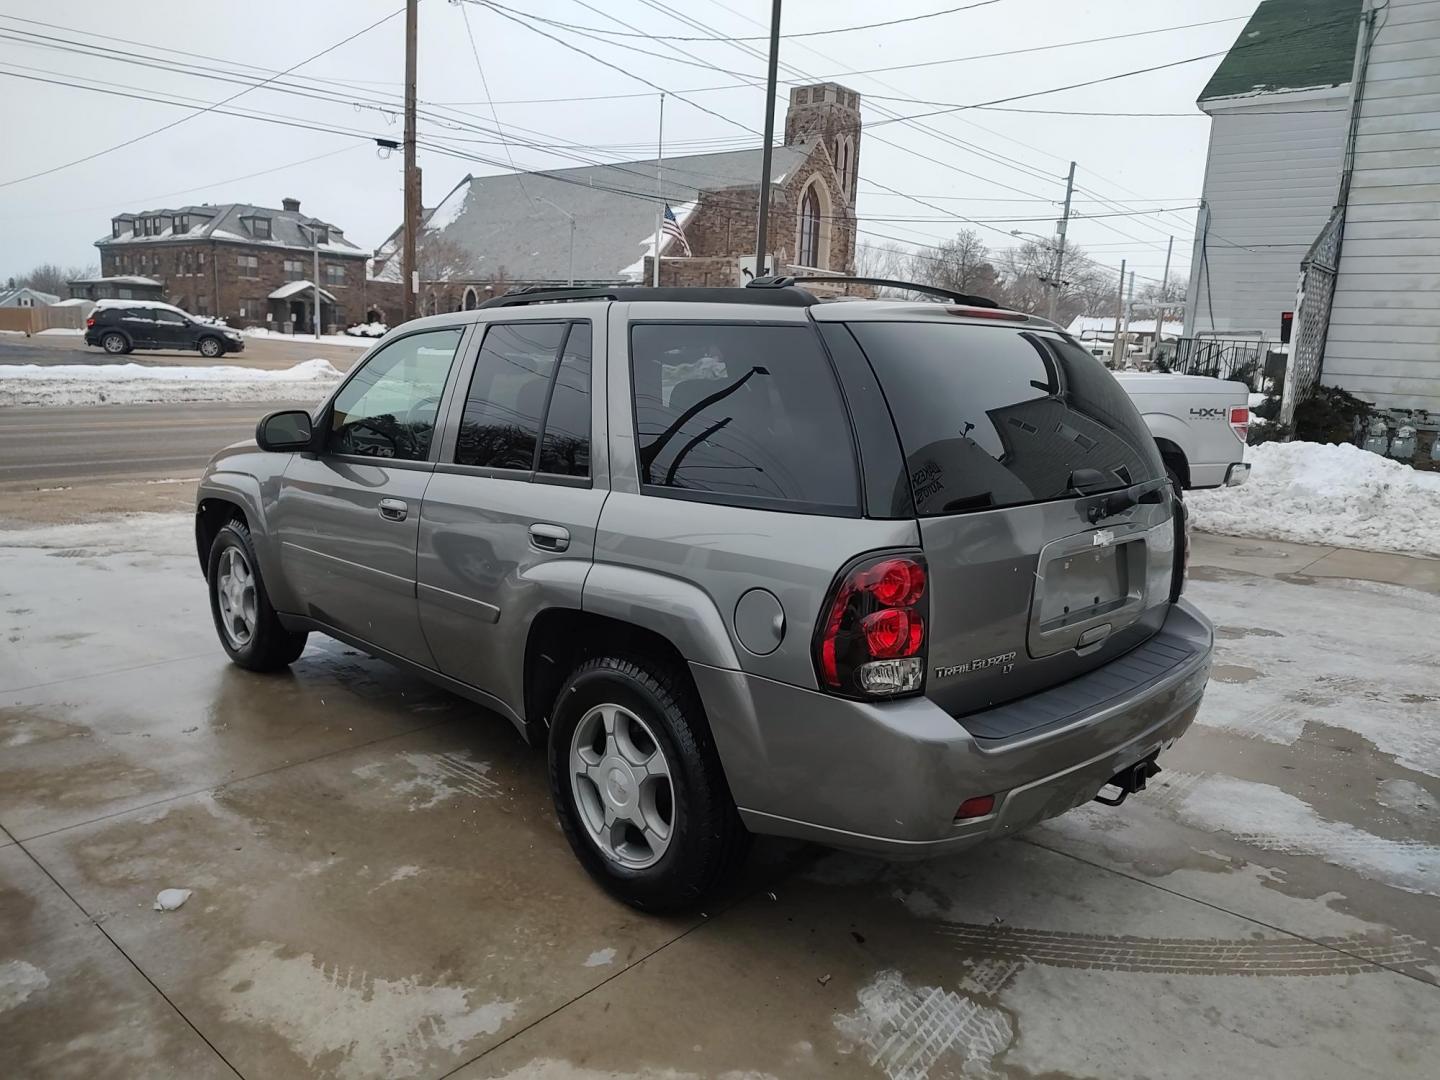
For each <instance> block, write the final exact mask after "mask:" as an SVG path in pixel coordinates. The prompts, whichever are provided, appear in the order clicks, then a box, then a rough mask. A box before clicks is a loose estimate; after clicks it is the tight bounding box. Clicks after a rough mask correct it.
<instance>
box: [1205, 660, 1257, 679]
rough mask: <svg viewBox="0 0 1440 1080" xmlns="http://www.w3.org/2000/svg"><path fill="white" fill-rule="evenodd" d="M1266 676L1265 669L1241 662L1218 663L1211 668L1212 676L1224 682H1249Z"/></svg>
mask: <svg viewBox="0 0 1440 1080" xmlns="http://www.w3.org/2000/svg"><path fill="white" fill-rule="evenodd" d="M1264 677H1265V673H1264V672H1263V671H1257V670H1256V669H1255V668H1252V667H1245V666H1243V665H1241V664H1216V665H1215V666H1214V667H1212V668H1211V669H1210V678H1212V679H1214V680H1216V681H1218V682H1223V683H1248V682H1250V681H1252V680H1254V679H1263V678H1264Z"/></svg>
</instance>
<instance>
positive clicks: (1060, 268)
mask: <svg viewBox="0 0 1440 1080" xmlns="http://www.w3.org/2000/svg"><path fill="white" fill-rule="evenodd" d="M1074 194H1075V162H1073V161H1072V162H1070V175H1069V177H1067V178H1066V180H1065V212H1064V213H1063V214H1062V215H1061V216H1060V222H1059V224H1058V225H1057V226H1056V229H1055V232H1056V234H1057V236H1056V243H1055V280H1054V281H1052V282H1051V283H1050V314H1049V319H1050V321H1051V322H1054V321H1055V307H1056V305H1057V304H1059V303H1060V290H1061V289H1063V288H1064V287H1065V279H1064V278H1062V277H1061V276H1060V275H1061V274H1063V273H1064V272H1065V231H1066V229H1067V228H1068V227H1069V225H1070V197H1071V196H1072V195H1074Z"/></svg>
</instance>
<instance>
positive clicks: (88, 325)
mask: <svg viewBox="0 0 1440 1080" xmlns="http://www.w3.org/2000/svg"><path fill="white" fill-rule="evenodd" d="M94 325H95V316H93V315H92V316H90V318H88V319H86V320H85V329H86V330H89V329H90V328H91V327H92V326H94Z"/></svg>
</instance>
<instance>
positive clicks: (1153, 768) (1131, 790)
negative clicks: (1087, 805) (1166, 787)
mask: <svg viewBox="0 0 1440 1080" xmlns="http://www.w3.org/2000/svg"><path fill="white" fill-rule="evenodd" d="M1159 771H1160V766H1159V765H1157V764H1156V763H1155V755H1154V754H1151V755H1150V756H1149V757H1148V758H1146V759H1145V760H1144V761H1141V762H1138V763H1136V764H1134V765H1131V766H1130V767H1129V768H1128V769H1121V770H1120V771H1119V772H1118V773H1116V774H1115V775H1114V776H1112V777H1111V778H1110V782H1109V783H1107V784H1106V785H1105V788H1110V787H1115V788H1119V789H1120V794H1119V795H1105V794H1103V792H1104V791H1105V788H1101V789H1100V790H1101V794H1098V795H1096V796H1095V801H1096V802H1098V803H1104V804H1105V805H1106V806H1119V805H1120V804H1121V803H1123V802H1124V801H1125V800H1126V799H1127V798H1128V797H1129V796H1131V795H1133V794H1135V792H1137V791H1144V790H1145V784H1146V782H1147V781H1148V780H1149V779H1150V778H1151V777H1152V776H1154V775H1155V774H1156V773H1158V772H1159Z"/></svg>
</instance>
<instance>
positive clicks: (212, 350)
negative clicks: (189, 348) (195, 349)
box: [200, 337, 225, 360]
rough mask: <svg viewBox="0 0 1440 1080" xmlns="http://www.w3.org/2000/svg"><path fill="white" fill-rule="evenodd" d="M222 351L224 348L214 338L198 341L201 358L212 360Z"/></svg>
mask: <svg viewBox="0 0 1440 1080" xmlns="http://www.w3.org/2000/svg"><path fill="white" fill-rule="evenodd" d="M224 351H225V346H223V345H221V344H220V342H219V341H218V340H216V339H215V338H213V337H207V338H201V339H200V355H201V356H208V357H210V358H211V359H212V360H213V359H214V358H215V357H217V356H219V355H220V354H221V353H223V352H224Z"/></svg>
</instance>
